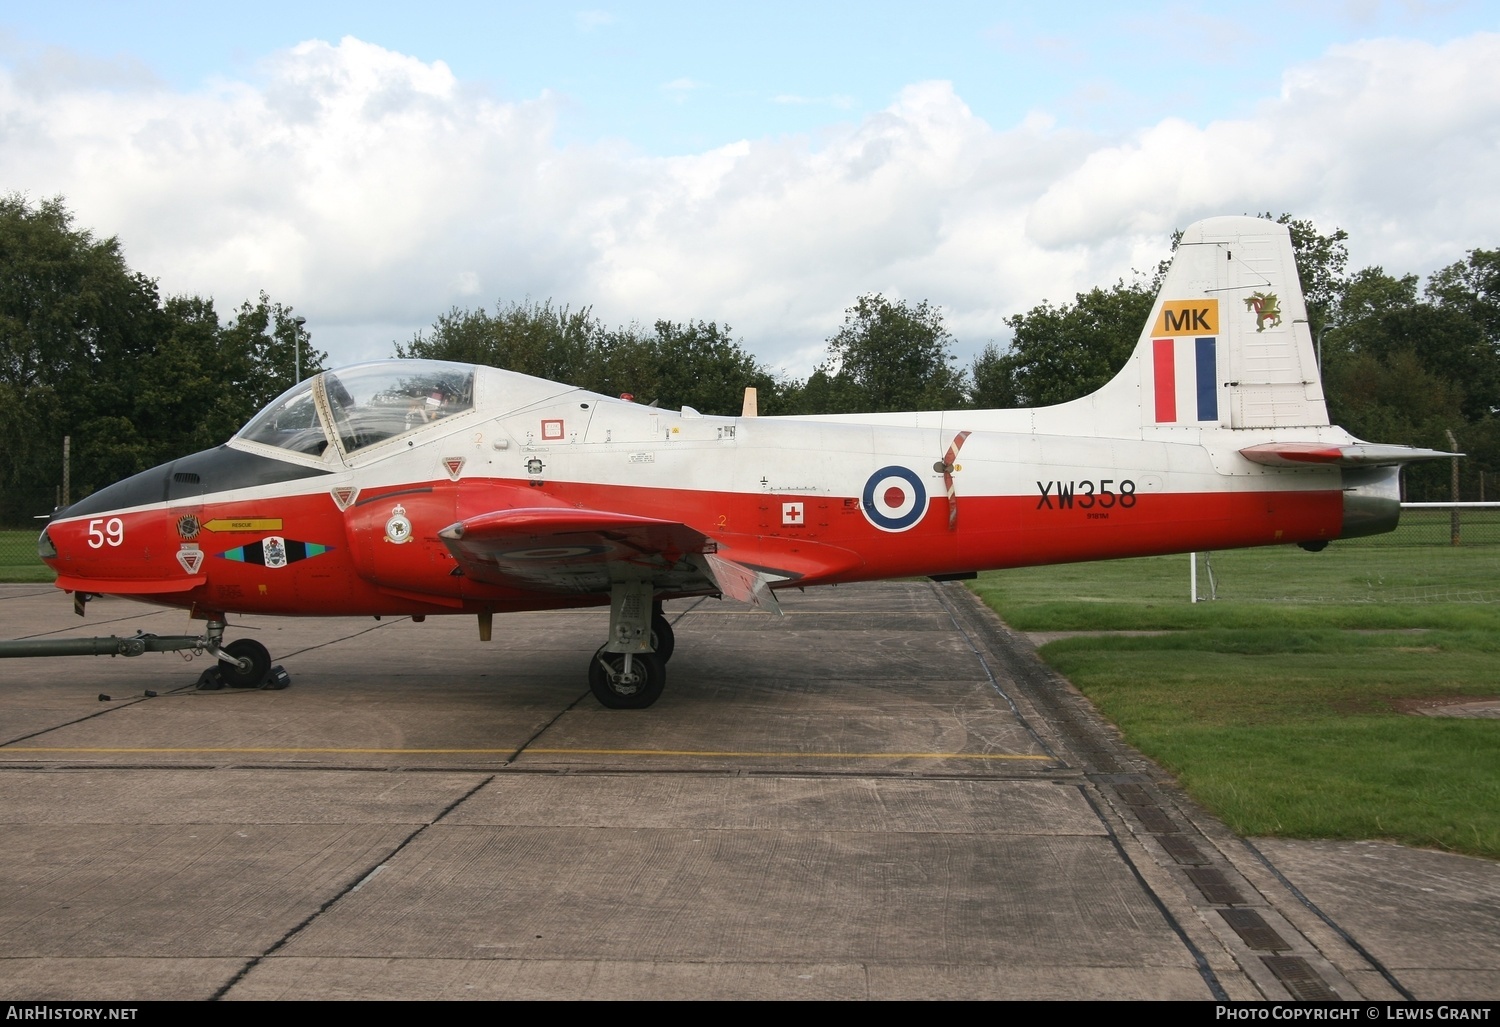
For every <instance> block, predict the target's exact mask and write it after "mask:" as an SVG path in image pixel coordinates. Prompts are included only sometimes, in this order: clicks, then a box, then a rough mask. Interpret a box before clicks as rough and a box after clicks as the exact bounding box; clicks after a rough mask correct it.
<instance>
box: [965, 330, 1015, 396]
mask: <svg viewBox="0 0 1500 1027" xmlns="http://www.w3.org/2000/svg"><path fill="white" fill-rule="evenodd" d="M1016 363H1017V357H1016V353H1015V351H1014V350H1007V351H1006V352H1004V353H1002V352H1000V348H999V347H998V346H996V345H995V344H994V343H993V342H989V343H986V344H985V347H984V349H983V351H981V352H980V354H979V355H978V356H976V357H975V358H974V363H973V366H972V367H971V368H970V375H971V377H972V378H973V381H974V386H973V389H972V390H971V391H970V393H969V403H970V405H971V406H974V407H977V408H978V409H980V410H998V409H1008V408H1012V407H1022V406H1025V405H1026V404H1025V403H1024V402H1022V401H1021V396H1020V393H1018V392H1017V391H1016Z"/></svg>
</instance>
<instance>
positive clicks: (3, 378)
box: [0, 196, 326, 522]
mask: <svg viewBox="0 0 1500 1027" xmlns="http://www.w3.org/2000/svg"><path fill="white" fill-rule="evenodd" d="M300 331H301V330H300V327H299V326H298V325H296V324H295V323H294V321H293V315H292V311H291V309H290V308H289V307H285V306H283V305H282V304H279V303H273V302H271V300H270V298H269V297H267V296H266V295H265V294H264V293H262V294H261V295H260V296H259V298H258V299H256V300H254V301H249V300H247V301H246V302H244V303H243V304H241V305H240V307H239V308H238V309H237V310H235V311H234V312H233V314H231V315H230V317H229V318H228V319H226V320H221V319H220V317H219V315H218V314H217V312H216V311H215V310H214V304H213V301H212V300H210V299H203V298H201V297H196V296H182V297H173V298H170V299H167V300H163V299H162V298H161V296H160V295H159V293H158V291H157V287H156V283H155V282H154V281H153V280H151V279H149V278H147V277H146V276H145V275H142V274H140V273H139V272H136V271H132V270H131V269H130V268H129V267H128V266H127V265H126V263H125V258H124V255H123V254H122V253H121V249H120V243H119V240H118V239H114V238H110V239H97V238H95V237H94V236H93V234H92V233H90V232H89V231H87V230H84V229H79V228H77V227H75V226H74V224H73V215H72V214H71V213H69V212H68V210H67V209H66V208H65V207H64V206H63V203H62V201H61V200H60V199H51V200H43V201H41V202H40V203H35V204H33V203H30V202H28V201H27V200H26V199H24V198H23V197H20V196H8V197H3V198H0V488H3V490H4V491H3V492H0V519H3V520H4V521H8V522H16V521H22V522H24V521H25V520H26V519H27V518H29V517H30V516H31V515H34V514H37V513H41V512H44V510H37V509H34V508H33V507H34V506H35V505H36V500H35V493H36V491H38V490H40V491H42V492H43V494H45V495H46V496H47V499H48V502H49V504H50V501H51V499H52V495H53V490H54V489H55V488H56V486H57V485H58V484H59V483H60V482H61V481H62V462H63V461H62V440H63V437H64V436H69V437H71V440H72V443H71V444H72V459H71V494H72V498H74V499H76V498H79V497H81V496H84V495H87V494H88V493H90V492H92V491H94V490H95V489H98V488H101V487H103V486H104V485H108V484H110V483H111V482H114V481H118V480H119V479H121V478H124V477H127V476H129V475H131V474H134V473H136V472H137V471H141V470H145V469H146V468H148V467H151V466H153V465H155V464H158V463H162V462H164V461H166V460H170V459H172V458H174V457H177V456H182V455H185V454H187V453H191V452H194V451H196V450H200V449H206V448H208V447H210V446H214V445H217V444H219V443H221V442H223V441H224V440H225V439H227V438H228V437H229V436H230V435H232V434H233V433H234V432H235V431H236V430H238V429H239V427H240V425H242V424H243V423H244V422H245V421H246V420H247V419H248V418H249V417H250V416H251V415H252V414H253V413H254V412H255V411H256V410H258V409H260V408H261V407H262V406H264V405H265V404H266V403H267V402H268V401H270V400H271V399H272V398H274V397H275V396H277V395H279V394H280V393H282V392H283V391H285V390H286V389H287V388H289V387H290V386H291V385H292V384H293V379H294V366H293V365H294V360H295V354H294V349H293V347H294V343H295V340H296V338H297V333H299V332H300ZM302 339H303V368H304V370H310V369H312V368H317V367H319V366H321V363H322V361H323V360H324V359H326V355H325V354H323V353H321V352H318V351H317V350H313V349H310V348H309V347H308V346H307V345H306V333H305V332H303V333H302ZM17 490H31V495H29V496H27V497H26V498H25V499H21V498H19V497H18V495H17ZM21 504H24V506H25V508H7V506H10V507H18V506H20V505H21Z"/></svg>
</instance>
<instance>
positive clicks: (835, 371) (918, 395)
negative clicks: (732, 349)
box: [800, 293, 968, 413]
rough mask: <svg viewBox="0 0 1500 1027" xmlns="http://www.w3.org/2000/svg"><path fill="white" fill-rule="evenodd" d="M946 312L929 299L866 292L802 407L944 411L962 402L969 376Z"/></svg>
mask: <svg viewBox="0 0 1500 1027" xmlns="http://www.w3.org/2000/svg"><path fill="white" fill-rule="evenodd" d="M952 344H953V336H952V335H950V334H949V333H948V329H947V328H946V327H944V325H943V315H942V312H941V311H940V310H939V309H938V308H937V307H934V306H932V305H931V304H929V303H928V302H927V301H926V300H923V301H922V302H921V303H919V304H917V305H916V306H915V307H913V306H911V305H909V304H908V303H907V302H906V301H905V300H899V301H897V302H895V303H892V302H891V301H890V300H888V299H886V298H885V297H884V296H881V295H879V294H874V293H872V294H870V295H866V296H861V297H859V299H858V300H857V301H855V304H854V306H852V307H850V308H849V309H848V310H846V311H845V312H844V325H843V327H842V328H840V329H839V330H838V332H837V333H836V334H835V335H833V336H832V337H831V338H830V339H829V340H828V359H827V360H826V361H824V362H823V363H822V364H820V365H819V366H818V368H817V370H816V371H815V372H814V375H813V377H812V378H810V379H809V380H808V382H807V385H806V386H805V387H804V389H803V390H802V395H801V403H800V405H801V406H802V407H803V408H804V410H805V412H814V411H813V410H808V409H806V408H807V407H808V405H809V401H816V402H817V403H818V404H819V405H820V406H821V407H822V409H821V410H820V411H818V412H825V413H860V412H872V413H873V412H882V411H892V410H941V409H947V408H952V407H957V406H960V405H962V404H963V401H964V392H965V389H966V387H967V384H968V382H967V375H966V374H965V373H964V371H963V370H962V369H961V368H954V367H952V366H950V365H952V364H953V362H954V361H955V359H956V358H955V357H954V356H953V354H952V351H951V347H952Z"/></svg>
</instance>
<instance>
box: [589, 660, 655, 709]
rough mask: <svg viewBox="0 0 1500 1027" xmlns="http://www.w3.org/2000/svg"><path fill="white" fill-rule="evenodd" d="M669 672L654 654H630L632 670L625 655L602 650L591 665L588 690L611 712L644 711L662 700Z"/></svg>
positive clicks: (590, 662) (591, 661)
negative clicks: (626, 666)
mask: <svg viewBox="0 0 1500 1027" xmlns="http://www.w3.org/2000/svg"><path fill="white" fill-rule="evenodd" d="M666 684H667V672H666V668H665V667H663V665H662V661H661V658H660V657H658V656H657V655H656V654H655V653H631V654H630V670H629V671H628V672H627V671H626V669H625V654H624V653H607V652H605V651H604V650H603V649H600V650H599V651H598V652H597V653H595V654H594V658H593V659H592V660H590V661H589V690H590V691H592V692H593V693H594V698H595V699H598V700H599V702H600V704H601V705H603V706H606V707H608V708H609V709H612V710H644V709H645V708H646V707H647V706H650V705H651V704H652V703H654V702H656V700H657V699H659V698H661V690H662V689H663V688H664V687H666Z"/></svg>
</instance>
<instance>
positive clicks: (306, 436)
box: [239, 378, 328, 456]
mask: <svg viewBox="0 0 1500 1027" xmlns="http://www.w3.org/2000/svg"><path fill="white" fill-rule="evenodd" d="M239 437H240V438H242V439H248V440H249V441H251V442H260V443H263V444H265V445H267V446H275V447H276V448H277V449H289V450H291V451H292V452H294V453H306V454H307V455H309V456H321V455H322V453H323V450H324V449H326V448H327V447H328V436H327V435H325V434H324V433H323V426H322V425H321V424H320V423H319V421H318V407H317V403H316V402H314V400H313V379H311V378H309V379H308V380H307V381H305V382H302V383H300V384H298V385H294V386H292V387H291V388H290V389H288V390H287V391H286V392H283V393H282V394H281V396H280V397H278V398H277V399H276V400H275V402H273V403H272V404H271V405H270V406H268V407H266V408H265V409H264V410H262V411H261V412H260V413H258V414H256V415H255V418H254V419H253V420H252V421H251V422H250V423H249V424H247V425H245V427H244V428H242V429H240V434H239Z"/></svg>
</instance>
